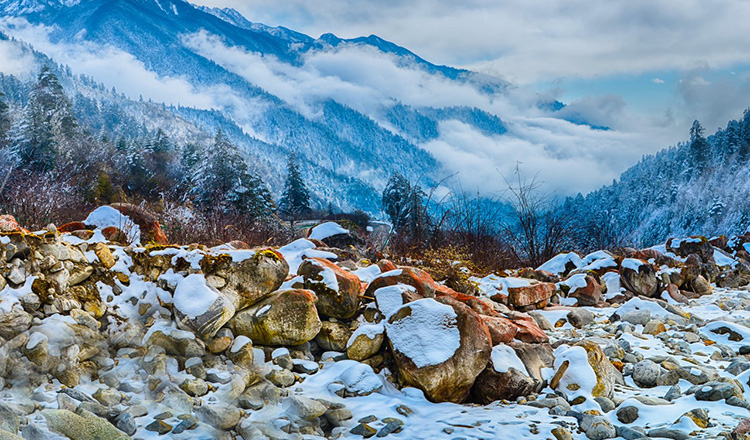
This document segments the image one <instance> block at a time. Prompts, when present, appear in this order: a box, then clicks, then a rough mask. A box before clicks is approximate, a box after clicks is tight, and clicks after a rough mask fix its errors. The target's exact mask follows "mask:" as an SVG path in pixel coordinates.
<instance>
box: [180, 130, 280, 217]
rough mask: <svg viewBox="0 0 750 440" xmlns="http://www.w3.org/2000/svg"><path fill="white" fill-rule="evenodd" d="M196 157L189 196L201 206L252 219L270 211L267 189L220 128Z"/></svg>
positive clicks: (271, 202)
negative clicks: (211, 143)
mask: <svg viewBox="0 0 750 440" xmlns="http://www.w3.org/2000/svg"><path fill="white" fill-rule="evenodd" d="M196 156H198V157H199V159H198V161H197V162H196V163H195V167H194V171H193V181H194V186H193V188H192V190H191V195H192V196H193V198H194V200H195V202H196V203H197V204H198V205H199V206H200V207H201V208H203V209H204V210H206V211H210V210H213V209H217V210H219V211H220V212H223V213H225V214H234V215H245V216H250V217H252V218H259V217H263V216H265V215H267V214H268V213H269V212H270V211H271V209H272V208H273V201H272V200H271V194H270V193H269V191H268V189H267V188H266V187H265V185H263V182H262V181H261V180H260V178H259V177H258V176H256V175H254V174H252V173H251V172H250V171H249V170H248V167H247V163H246V162H245V160H244V159H243V158H242V155H241V154H240V152H239V150H238V149H237V147H236V146H234V145H233V144H232V143H231V142H230V141H229V139H227V138H226V137H225V136H224V134H223V132H222V130H221V129H219V131H218V132H217V133H216V137H215V138H214V143H213V145H212V146H211V147H210V148H207V149H205V150H204V151H202V152H200V153H197V154H196Z"/></svg>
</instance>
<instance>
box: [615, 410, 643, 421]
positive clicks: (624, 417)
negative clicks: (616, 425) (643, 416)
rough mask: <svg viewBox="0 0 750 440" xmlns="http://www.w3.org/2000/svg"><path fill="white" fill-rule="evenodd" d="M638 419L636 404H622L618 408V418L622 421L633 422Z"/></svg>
mask: <svg viewBox="0 0 750 440" xmlns="http://www.w3.org/2000/svg"><path fill="white" fill-rule="evenodd" d="M636 419H638V408H637V407H635V406H621V407H620V408H619V409H618V410H617V420H619V421H620V423H625V424H629V423H633V422H635V421H636Z"/></svg>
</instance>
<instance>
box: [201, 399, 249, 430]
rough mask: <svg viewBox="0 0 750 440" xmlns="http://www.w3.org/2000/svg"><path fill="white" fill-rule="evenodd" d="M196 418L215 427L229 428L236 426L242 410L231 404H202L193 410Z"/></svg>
mask: <svg viewBox="0 0 750 440" xmlns="http://www.w3.org/2000/svg"><path fill="white" fill-rule="evenodd" d="M195 413H196V415H197V416H198V419H199V420H200V421H202V422H204V423H208V424H209V425H211V426H213V427H214V428H217V429H223V430H229V429H232V428H234V427H235V426H237V424H238V423H239V422H240V418H241V417H242V412H241V411H240V410H239V409H238V408H236V407H234V406H231V405H224V404H218V403H217V404H213V405H210V404H204V405H201V406H200V407H198V409H197V410H196V411H195Z"/></svg>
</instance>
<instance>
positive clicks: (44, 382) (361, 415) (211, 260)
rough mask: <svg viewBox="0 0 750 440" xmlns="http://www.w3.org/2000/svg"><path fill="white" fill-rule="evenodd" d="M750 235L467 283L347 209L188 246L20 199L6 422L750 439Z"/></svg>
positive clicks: (8, 314)
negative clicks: (307, 223) (404, 253)
mask: <svg viewBox="0 0 750 440" xmlns="http://www.w3.org/2000/svg"><path fill="white" fill-rule="evenodd" d="M745 241H746V240H745V238H743V237H735V238H732V239H719V240H718V241H717V240H712V241H709V240H706V239H704V238H701V237H693V238H688V239H683V240H670V241H669V242H668V243H667V244H665V245H663V246H657V247H655V248H651V249H644V250H635V249H620V250H617V251H616V252H605V251H600V252H596V253H593V254H589V255H586V256H580V255H577V254H573V253H570V254H561V255H559V256H557V257H555V258H553V259H552V260H551V261H549V262H548V263H545V264H544V265H542V266H541V267H539V268H535V269H530V268H527V269H520V270H515V271H509V272H506V273H500V274H490V275H487V276H483V277H479V276H474V275H473V274H470V273H466V277H465V278H466V279H465V280H463V281H465V285H466V286H468V287H467V288H466V289H463V290H464V291H456V290H453V289H451V288H449V287H447V286H446V285H445V284H444V283H438V282H436V281H434V280H433V279H432V278H431V277H430V275H429V274H428V273H426V272H424V271H422V270H420V269H417V268H415V267H409V266H399V267H397V266H395V265H394V264H393V263H391V262H389V261H387V260H380V261H377V262H374V263H373V262H372V261H370V260H367V259H364V258H363V257H364V256H366V255H365V254H366V252H363V251H362V250H361V249H360V244H361V242H360V241H358V239H357V237H356V236H353V235H352V234H350V232H349V231H347V230H346V229H344V228H342V227H341V226H340V225H337V224H332V223H326V224H322V225H319V226H317V227H315V228H313V229H312V231H311V232H310V235H309V237H308V238H307V239H299V240H297V241H295V242H293V243H290V244H289V245H287V246H284V247H281V248H279V249H270V248H268V249H266V248H256V249H248V248H247V246H246V245H244V244H243V243H239V242H233V243H228V244H225V245H222V246H217V247H214V248H206V247H205V246H200V245H189V246H178V245H169V244H168V240H167V237H165V236H164V234H163V233H162V232H161V230H160V228H159V225H158V222H157V221H156V220H155V218H153V217H152V216H150V215H148V214H147V213H143V212H141V211H140V210H138V209H137V208H135V207H128V206H114V207H102V208H99V209H97V210H96V211H94V212H92V213H91V214H90V215H89V216H88V217H87V218H86V219H84V220H83V221H81V222H75V223H71V224H67V225H63V226H61V227H59V228H57V227H54V226H52V225H51V226H50V227H48V228H47V229H46V230H44V231H36V232H30V231H26V230H24V229H23V228H22V227H21V226H20V225H18V224H17V223H16V222H15V220H14V219H13V218H12V217H9V216H0V338H1V339H0V439H6V438H7V439H17V438H26V439H57V438H70V439H109V438H113V439H120V438H122V439H126V438H142V439H146V438H159V437H163V438H191V439H192V438H196V439H197V438H201V439H203V438H206V439H212V438H220V439H232V438H242V439H248V440H249V439H267V438H270V439H286V438H292V439H302V438H305V439H313V438H363V437H364V438H369V437H374V436H377V437H389V438H403V439H416V438H446V439H454V438H455V439H458V438H465V439H468V438H474V439H492V438H534V439H547V438H550V439H551V438H555V439H558V440H561V439H569V438H581V439H583V438H588V439H607V438H616V437H619V438H625V439H638V438H671V439H687V438H691V437H692V438H719V437H726V438H744V436H745V435H746V433H747V432H748V431H750V419H746V418H747V417H750V411H749V410H748V408H750V403H748V402H747V400H746V394H745V393H746V392H748V389H749V388H750V385H749V384H748V379H750V357H748V356H750V328H748V326H747V323H748V319H750V311H748V310H750V292H748V291H747V287H746V286H747V284H748V280H750V276H749V274H750V269H748V268H749V267H750V266H748V264H747V260H746V258H745V257H746V256H747V253H746V252H745V250H744V242H745ZM743 252H744V253H743ZM459 290H461V289H459Z"/></svg>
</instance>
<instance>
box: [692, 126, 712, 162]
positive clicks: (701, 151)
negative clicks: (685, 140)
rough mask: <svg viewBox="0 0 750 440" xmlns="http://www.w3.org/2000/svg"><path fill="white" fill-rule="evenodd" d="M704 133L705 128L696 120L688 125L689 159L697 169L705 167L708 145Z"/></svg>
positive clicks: (708, 150)
mask: <svg viewBox="0 0 750 440" xmlns="http://www.w3.org/2000/svg"><path fill="white" fill-rule="evenodd" d="M704 133H705V130H704V128H703V126H702V125H701V123H700V122H698V121H697V120H696V121H693V125H692V126H691V127H690V159H691V160H692V161H693V165H694V166H695V168H696V169H698V170H703V169H705V166H706V162H707V161H708V156H709V152H710V146H709V145H708V141H706V137H705V136H704Z"/></svg>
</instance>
